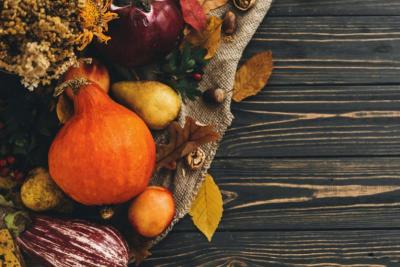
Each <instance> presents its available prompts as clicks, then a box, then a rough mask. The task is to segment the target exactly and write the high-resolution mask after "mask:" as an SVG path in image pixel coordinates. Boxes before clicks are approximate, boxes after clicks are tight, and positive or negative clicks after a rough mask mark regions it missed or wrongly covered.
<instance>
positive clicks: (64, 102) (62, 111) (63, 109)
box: [56, 94, 74, 124]
mask: <svg viewBox="0 0 400 267" xmlns="http://www.w3.org/2000/svg"><path fill="white" fill-rule="evenodd" d="M56 113H57V117H58V120H59V121H60V123H62V124H64V123H66V122H67V121H68V120H69V119H70V118H71V117H72V115H74V105H73V103H72V100H71V99H69V98H68V96H66V95H65V94H62V95H60V96H59V97H58V101H57V106H56Z"/></svg>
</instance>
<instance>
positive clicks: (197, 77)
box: [192, 72, 203, 82]
mask: <svg viewBox="0 0 400 267" xmlns="http://www.w3.org/2000/svg"><path fill="white" fill-rule="evenodd" d="M192 77H193V79H195V80H196V81H198V82H199V81H201V79H203V75H202V74H201V73H198V72H197V73H193V74H192Z"/></svg>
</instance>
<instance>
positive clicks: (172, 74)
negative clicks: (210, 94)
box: [159, 43, 208, 100]
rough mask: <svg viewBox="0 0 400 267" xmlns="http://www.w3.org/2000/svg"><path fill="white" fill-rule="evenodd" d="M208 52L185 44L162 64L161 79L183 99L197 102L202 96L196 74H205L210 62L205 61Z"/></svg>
mask: <svg viewBox="0 0 400 267" xmlns="http://www.w3.org/2000/svg"><path fill="white" fill-rule="evenodd" d="M206 54H207V50H206V49H204V48H201V47H194V46H191V45H190V44H188V43H184V44H183V46H182V47H181V48H176V49H175V50H173V51H172V52H171V53H170V54H168V55H167V56H166V58H165V59H164V61H163V62H162V63H161V69H160V70H161V71H160V73H159V79H160V80H161V81H162V82H164V83H166V84H168V85H169V86H171V87H172V88H174V89H175V90H177V91H178V92H179V93H180V95H181V96H182V99H183V100H185V99H189V100H195V99H196V97H198V96H200V95H201V91H200V90H199V89H198V85H199V81H198V80H197V79H195V78H193V75H194V74H200V75H202V74H203V69H204V67H205V65H206V64H207V62H208V60H206V59H204V57H205V55H206Z"/></svg>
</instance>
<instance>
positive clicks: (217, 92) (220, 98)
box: [203, 88, 226, 104]
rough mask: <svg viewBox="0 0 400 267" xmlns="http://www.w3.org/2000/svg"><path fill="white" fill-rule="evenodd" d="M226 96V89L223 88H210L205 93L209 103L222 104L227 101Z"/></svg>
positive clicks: (204, 97) (204, 95) (205, 99)
mask: <svg viewBox="0 0 400 267" xmlns="http://www.w3.org/2000/svg"><path fill="white" fill-rule="evenodd" d="M225 98H226V93H225V90H224V89H221V88H215V89H208V90H207V91H205V92H204V93H203V99H204V101H206V102H208V103H213V104H221V103H222V102H224V101H225Z"/></svg>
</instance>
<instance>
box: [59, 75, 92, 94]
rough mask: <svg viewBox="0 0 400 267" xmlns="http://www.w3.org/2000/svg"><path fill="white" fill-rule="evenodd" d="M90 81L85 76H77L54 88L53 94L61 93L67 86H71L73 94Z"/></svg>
mask: <svg viewBox="0 0 400 267" xmlns="http://www.w3.org/2000/svg"><path fill="white" fill-rule="evenodd" d="M90 83H91V81H89V80H88V79H85V78H77V79H73V80H68V81H65V82H63V83H62V84H60V85H59V86H57V87H56V89H55V90H54V94H53V96H54V97H57V96H59V95H61V94H62V93H63V92H64V91H65V89H67V88H71V89H72V92H73V93H74V94H76V93H78V91H79V88H81V87H82V86H84V85H88V84H90Z"/></svg>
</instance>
